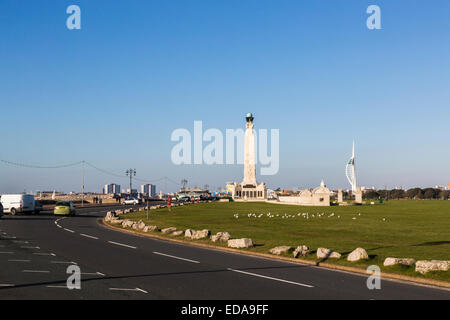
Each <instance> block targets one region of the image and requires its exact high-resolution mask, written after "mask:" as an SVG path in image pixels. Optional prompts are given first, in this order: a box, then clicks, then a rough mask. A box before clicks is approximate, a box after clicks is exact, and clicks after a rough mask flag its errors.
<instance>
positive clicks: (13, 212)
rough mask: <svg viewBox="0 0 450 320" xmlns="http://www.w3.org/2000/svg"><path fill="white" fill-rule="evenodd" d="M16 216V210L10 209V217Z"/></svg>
mask: <svg viewBox="0 0 450 320" xmlns="http://www.w3.org/2000/svg"><path fill="white" fill-rule="evenodd" d="M16 214H17V210H16V209H15V208H12V209H11V215H12V216H15V215H16Z"/></svg>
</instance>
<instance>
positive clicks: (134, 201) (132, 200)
mask: <svg viewBox="0 0 450 320" xmlns="http://www.w3.org/2000/svg"><path fill="white" fill-rule="evenodd" d="M122 204H131V205H135V204H139V200H138V199H126V200H124V201H123V202H122Z"/></svg>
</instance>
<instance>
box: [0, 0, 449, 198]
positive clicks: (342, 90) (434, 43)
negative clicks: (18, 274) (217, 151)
mask: <svg viewBox="0 0 450 320" xmlns="http://www.w3.org/2000/svg"><path fill="white" fill-rule="evenodd" d="M71 4H77V5H79V6H80V7H81V10H82V29H81V30H74V31H69V30H68V29H67V28H66V19H67V17H68V14H66V12H65V11H66V8H67V6H68V5H71ZM370 4H377V5H379V6H380V7H381V19H382V20H381V21H382V30H375V31H370V30H368V29H367V28H366V19H367V17H368V15H367V14H366V8H367V6H368V5H370ZM449 16H450V1H448V0H433V1H412V0H396V1H392V0H390V1H380V0H373V1H364V0H346V1H334V0H333V1H331V0H330V1H313V0H309V1H306V0H305V1H298V0H293V1H288V0H281V1H266V0H252V1H249V0H245V1H241V0H240V1H237V0H227V1H225V0H223V1H207V0H201V1H200V0H190V1H185V0H180V1H178V0H168V1H156V0H152V1H137V0H134V1H125V0H114V1H100V0H89V1H76V0H72V1H65V0H58V1H54V0H42V1H16V0H1V1H0V35H1V41H0V108H1V119H2V121H1V125H0V134H1V148H0V159H3V160H9V161H15V162H23V163H30V164H36V165H53V164H55V165H57V164H64V163H69V162H73V161H79V160H83V159H84V160H87V161H89V162H91V163H93V164H95V165H96V166H98V167H100V168H103V169H105V170H109V171H112V172H115V173H117V174H123V173H124V171H125V169H126V168H129V167H135V168H136V169H137V171H138V176H140V177H142V178H146V179H158V178H160V177H163V176H168V177H170V178H172V179H174V180H176V181H180V180H181V179H182V178H186V179H187V180H188V181H189V184H190V185H194V184H196V185H199V186H203V185H204V184H208V185H210V186H215V187H218V186H224V184H225V182H226V181H229V180H236V181H240V180H241V179H242V166H239V165H233V166H207V165H203V166H175V165H173V164H172V163H171V161H170V151H171V148H172V147H173V146H174V144H175V143H173V142H171V141H170V134H171V132H172V131H173V130H174V129H176V128H187V129H190V130H192V127H193V121H194V120H202V121H203V125H204V127H205V128H218V129H221V130H223V131H225V129H226V128H239V127H243V126H244V115H245V113H247V112H253V113H254V115H255V125H256V128H268V129H270V128H278V129H280V139H281V145H280V171H279V173H278V174H277V175H275V176H265V177H263V178H261V177H258V179H259V180H264V181H265V182H266V183H267V184H268V186H269V187H273V188H276V187H278V186H280V187H282V188H283V187H284V188H292V187H296V186H298V187H314V186H317V185H318V184H319V183H320V180H321V179H322V178H324V179H325V181H326V183H327V185H328V186H329V187H332V188H337V187H345V188H347V187H349V185H348V183H347V181H346V179H345V176H344V168H345V163H346V161H347V160H348V158H349V156H350V152H351V143H352V140H353V139H355V140H356V146H357V159H356V164H357V174H358V182H359V184H361V185H363V186H376V187H383V186H384V185H387V186H388V187H391V188H392V187H394V186H404V187H409V186H434V185H436V184H439V185H442V184H444V183H447V182H448V181H450V165H449V163H450V148H449V141H450V130H449V119H450V111H449V110H450V108H449V103H450V41H449V40H450V19H449ZM110 182H116V183H119V184H121V185H123V186H125V185H126V183H127V180H126V178H125V177H124V178H114V177H110V176H108V175H105V174H102V173H100V172H98V171H95V170H93V169H87V177H86V188H87V190H89V191H100V189H101V186H102V185H103V184H105V183H110ZM80 185H81V168H80V167H78V168H67V169H53V170H50V169H28V168H17V167H13V166H7V165H5V164H3V163H0V193H5V192H20V191H23V190H24V189H25V190H27V191H34V190H48V189H57V190H63V191H72V190H73V191H78V190H80ZM161 187H163V188H165V189H168V190H175V188H176V186H175V185H170V184H168V185H167V186H163V185H158V186H157V190H159V189H160V188H161Z"/></svg>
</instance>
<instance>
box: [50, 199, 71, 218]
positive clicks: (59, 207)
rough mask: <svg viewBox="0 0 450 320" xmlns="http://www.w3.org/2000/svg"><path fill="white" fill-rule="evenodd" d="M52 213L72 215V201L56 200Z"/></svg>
mask: <svg viewBox="0 0 450 320" xmlns="http://www.w3.org/2000/svg"><path fill="white" fill-rule="evenodd" d="M53 214H54V215H58V216H59V215H62V216H74V215H75V206H74V205H73V202H72V201H58V202H57V203H56V205H55V209H54V210H53Z"/></svg>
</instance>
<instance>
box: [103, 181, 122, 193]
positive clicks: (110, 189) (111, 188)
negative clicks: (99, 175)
mask: <svg viewBox="0 0 450 320" xmlns="http://www.w3.org/2000/svg"><path fill="white" fill-rule="evenodd" d="M103 193H104V194H119V193H120V185H118V184H115V183H110V184H106V185H105V187H104V188H103Z"/></svg>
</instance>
